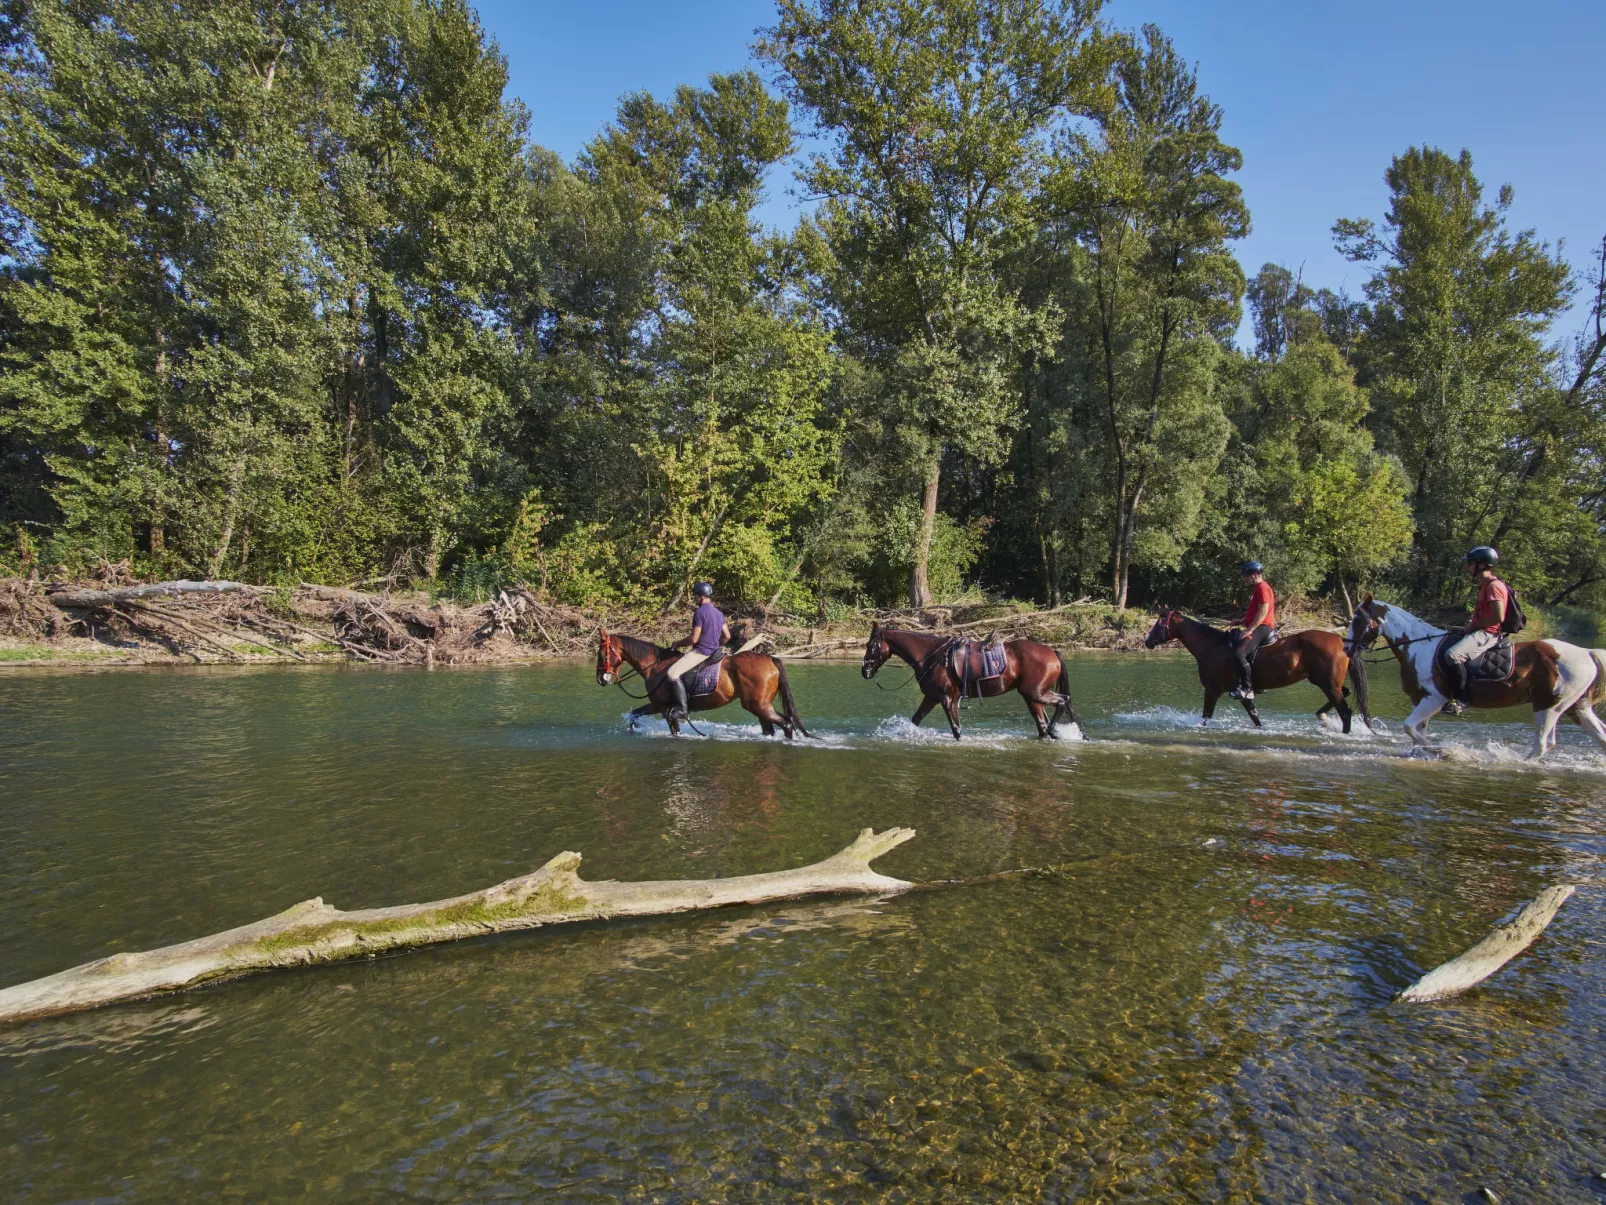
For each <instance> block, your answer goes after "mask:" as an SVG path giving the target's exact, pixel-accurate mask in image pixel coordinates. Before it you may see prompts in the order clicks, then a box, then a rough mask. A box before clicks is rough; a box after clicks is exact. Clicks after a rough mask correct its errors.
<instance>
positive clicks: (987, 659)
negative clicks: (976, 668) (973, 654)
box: [981, 644, 1007, 678]
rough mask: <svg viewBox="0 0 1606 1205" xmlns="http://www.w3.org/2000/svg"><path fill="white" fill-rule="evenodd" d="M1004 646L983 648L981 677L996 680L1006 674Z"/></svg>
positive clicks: (983, 646)
mask: <svg viewBox="0 0 1606 1205" xmlns="http://www.w3.org/2000/svg"><path fill="white" fill-rule="evenodd" d="M1006 663H1007V662H1006V658H1005V656H1004V646H1003V645H1001V644H999V645H991V644H984V645H982V646H981V676H982V677H984V678H996V677H999V676H1000V675H1001V674H1002V673H1003V672H1004V666H1005V665H1006Z"/></svg>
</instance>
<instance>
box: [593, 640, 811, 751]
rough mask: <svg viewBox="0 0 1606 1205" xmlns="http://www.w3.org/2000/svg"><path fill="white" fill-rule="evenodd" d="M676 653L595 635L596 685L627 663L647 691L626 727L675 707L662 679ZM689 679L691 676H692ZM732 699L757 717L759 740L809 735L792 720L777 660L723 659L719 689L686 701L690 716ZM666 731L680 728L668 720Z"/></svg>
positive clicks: (608, 682) (612, 678) (788, 690)
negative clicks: (779, 733) (778, 705)
mask: <svg viewBox="0 0 1606 1205" xmlns="http://www.w3.org/2000/svg"><path fill="white" fill-rule="evenodd" d="M679 657H680V653H679V652H678V651H676V650H675V649H666V648H662V647H660V646H659V645H656V644H654V643H652V641H650V640H637V639H636V638H635V637H634V636H617V635H611V634H610V633H608V632H606V631H599V632H598V633H597V685H598V686H612V685H614V684H615V683H617V682H618V681H619V669H620V666H622V665H624V664H626V663H628V664H629V665H630V666H631V667H632V668H633V669H635V671H636V672H637V673H638V674H640V675H641V677H642V681H643V682H644V683H645V684H646V688H647V702H646V703H644V704H643V705H642V706H640V707H637V708H636V709H635V710H633V711H632V712H631V713H630V726H631V727H632V728H634V727H635V725H636V721H637V720H638V719H640V718H641V717H642V716H646V715H658V714H661V713H667V712H668V711H669V709H670V708H671V707H672V706H674V704H675V696H674V692H673V691H671V690H670V688H669V680H668V678H667V677H665V675H664V671H665V670H667V669H668V668H669V667H670V666H671V665H673V664H674V663H675V661H676V660H677V659H678V658H679ZM692 672H693V673H695V672H696V671H695V670H693V671H692ZM777 694H779V695H780V696H781V705H782V707H783V708H784V710H782V711H776V710H775V696H776V695H777ZM732 699H739V700H741V704H742V706H743V707H744V708H746V709H747V710H748V711H750V712H752V713H753V714H754V715H755V716H757V717H758V722H759V723H760V724H761V725H763V728H764V735H765V736H774V735H775V730H776V729H777V728H779V729H781V730H782V731H784V732H785V733H786V739H787V740H791V739H792V733H793V731H794V730H795V731H797V732H801V733H802V734H803V735H804V736H808V735H809V730H808V729H807V728H805V727H803V719H802V717H801V716H799V715H798V714H797V704H796V703H795V702H794V701H793V700H792V687H791V685H790V684H789V683H788V682H787V680H786V667H785V666H784V665H782V664H781V661H780V658H778V657H771V656H770V655H769V654H767V653H737V654H735V655H734V656H730V657H726V658H724V659H723V660H722V661H721V662H720V664H719V686H718V689H716V690H715V691H714V693H713V694H709V695H697V696H695V697H693V698H691V699H689V700H688V702H689V703H690V704H691V710H693V711H713V710H715V709H716V708H720V707H723V706H725V704H727V703H729V702H730V701H731V700H732ZM665 719H668V722H669V731H670V732H672V733H674V734H675V735H676V736H679V735H680V723H679V721H677V720H674V719H669V717H668V716H667V714H665Z"/></svg>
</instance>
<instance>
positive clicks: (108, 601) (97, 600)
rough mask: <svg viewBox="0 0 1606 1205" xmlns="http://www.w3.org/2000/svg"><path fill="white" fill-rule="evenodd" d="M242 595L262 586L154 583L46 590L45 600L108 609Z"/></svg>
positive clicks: (237, 583)
mask: <svg viewBox="0 0 1606 1205" xmlns="http://www.w3.org/2000/svg"><path fill="white" fill-rule="evenodd" d="M239 591H244V592H246V593H250V594H260V593H261V592H262V587H261V586H247V585H246V584H245V583H244V582H188V581H184V582H156V583H154V584H152V585H149V586H128V587H125V588H124V589H121V590H73V589H70V588H65V589H60V590H49V589H48V587H47V592H46V594H45V598H46V599H47V600H49V601H50V602H51V603H52V604H54V605H55V606H58V607H63V608H65V607H109V606H112V605H113V604H114V603H120V602H129V601H132V600H135V599H141V598H158V597H160V596H162V595H164V594H231V593H236V592H239Z"/></svg>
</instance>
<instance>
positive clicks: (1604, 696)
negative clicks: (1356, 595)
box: [1347, 594, 1606, 760]
mask: <svg viewBox="0 0 1606 1205" xmlns="http://www.w3.org/2000/svg"><path fill="white" fill-rule="evenodd" d="M1380 636H1381V637H1382V638H1383V640H1384V641H1386V642H1387V643H1388V646H1389V649H1390V651H1392V652H1393V654H1394V657H1395V660H1397V661H1398V662H1399V663H1400V685H1401V686H1402V687H1403V688H1404V689H1405V693H1406V694H1407V695H1409V696H1410V699H1411V702H1413V703H1415V704H1416V706H1415V708H1413V709H1412V711H1411V714H1410V715H1408V716H1407V717H1406V718H1405V730H1406V732H1408V733H1410V734H1411V742H1412V743H1413V744H1414V745H1420V746H1422V747H1423V748H1431V746H1429V745H1428V739H1427V725H1428V720H1429V719H1431V718H1432V717H1433V716H1435V715H1437V714H1438V713H1439V711H1440V709H1442V708H1443V707H1444V704H1445V703H1446V702H1447V701H1448V699H1449V697H1450V683H1449V680H1448V679H1447V678H1446V677H1445V676H1444V671H1443V669H1441V668H1440V667H1439V666H1438V665H1437V664H1435V662H1436V661H1437V660H1438V658H1437V656H1436V655H1435V654H1436V653H1437V651H1438V647H1439V642H1440V641H1441V640H1443V639H1444V636H1445V629H1443V628H1436V627H1434V626H1433V625H1432V624H1430V623H1428V622H1427V621H1426V620H1423V619H1418V618H1417V617H1416V616H1415V615H1412V614H1411V613H1410V612H1409V611H1407V610H1405V609H1404V608H1403V607H1397V606H1395V605H1394V604H1393V603H1386V602H1379V601H1378V600H1377V599H1375V598H1373V597H1372V596H1371V595H1370V594H1368V595H1367V596H1366V597H1365V598H1363V599H1362V600H1361V604H1360V606H1358V607H1356V608H1355V614H1354V615H1352V616H1350V626H1349V640H1348V642H1347V643H1348V644H1349V647H1350V650H1351V651H1350V655H1351V656H1355V655H1356V654H1357V653H1359V652H1360V651H1361V650H1364V649H1368V648H1371V647H1372V645H1373V643H1374V642H1375V641H1376V640H1377V639H1378V637H1380ZM1467 697H1468V698H1469V700H1470V701H1471V705H1472V706H1473V707H1516V706H1518V705H1520V704H1523V703H1527V704H1528V705H1529V706H1531V707H1532V708H1533V713H1534V743H1533V748H1532V749H1530V750H1529V752H1528V757H1529V759H1530V760H1532V759H1534V758H1540V757H1543V756H1544V755H1545V753H1546V752H1547V751H1549V750H1551V749H1554V748H1555V747H1556V724H1557V722H1558V721H1560V719H1561V717H1562V716H1564V715H1567V716H1571V717H1572V718H1573V720H1574V721H1575V722H1576V723H1577V724H1578V726H1579V727H1580V728H1583V729H1585V730H1586V731H1587V732H1588V733H1589V734H1590V735H1591V736H1593V737H1594V738H1595V739H1596V740H1597V741H1599V742H1600V745H1601V747H1602V748H1606V725H1602V723H1601V721H1600V717H1599V716H1597V715H1596V714H1595V711H1594V708H1595V705H1596V704H1598V703H1606V649H1585V648H1579V647H1578V646H1577V645H1576V644H1568V643H1567V642H1566V641H1564V640H1527V641H1524V642H1523V643H1521V644H1515V645H1512V663H1511V676H1510V677H1509V678H1506V679H1505V680H1504V681H1500V682H1493V681H1483V682H1473V683H1471V684H1470V685H1469V687H1468V689H1467Z"/></svg>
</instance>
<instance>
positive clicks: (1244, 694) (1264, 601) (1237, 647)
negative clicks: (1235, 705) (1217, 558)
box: [1232, 561, 1277, 701]
mask: <svg viewBox="0 0 1606 1205" xmlns="http://www.w3.org/2000/svg"><path fill="white" fill-rule="evenodd" d="M1241 572H1242V573H1243V578H1244V584H1245V585H1247V586H1248V587H1249V610H1247V611H1246V612H1244V622H1243V627H1242V628H1240V629H1235V630H1234V631H1233V634H1232V641H1233V644H1232V655H1233V656H1234V657H1236V658H1237V659H1238V689H1237V690H1235V691H1233V692H1232V697H1233V698H1235V699H1244V700H1246V701H1247V700H1251V699H1253V698H1254V697H1255V691H1254V686H1253V683H1252V682H1251V679H1250V668H1249V659H1250V658H1251V657H1253V656H1254V655H1255V650H1256V649H1258V648H1259V647H1260V646H1261V645H1263V644H1265V643H1266V641H1267V640H1269V639H1271V633H1272V629H1273V628H1274V627H1275V626H1276V624H1277V596H1276V595H1275V594H1273V593H1272V589H1271V585H1270V584H1269V583H1268V582H1267V581H1266V578H1265V576H1264V574H1265V572H1266V567H1265V566H1264V565H1262V564H1261V563H1260V562H1259V561H1245V562H1244V565H1243V569H1242V571H1241Z"/></svg>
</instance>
